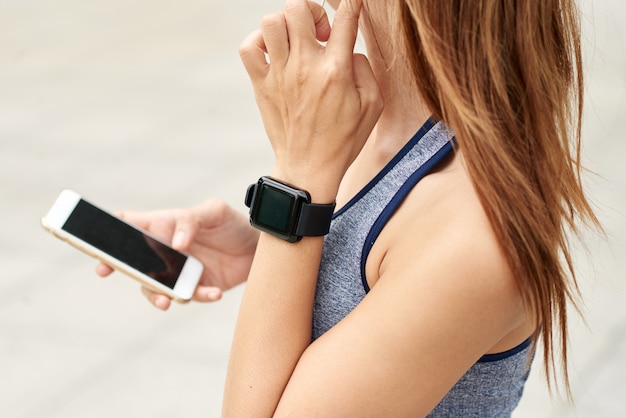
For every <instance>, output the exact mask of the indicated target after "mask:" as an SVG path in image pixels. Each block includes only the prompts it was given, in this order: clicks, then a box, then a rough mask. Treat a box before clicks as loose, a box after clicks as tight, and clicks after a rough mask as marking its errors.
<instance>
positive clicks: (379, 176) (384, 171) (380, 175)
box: [333, 116, 437, 219]
mask: <svg viewBox="0 0 626 418" xmlns="http://www.w3.org/2000/svg"><path fill="white" fill-rule="evenodd" d="M436 124H437V120H436V119H435V118H434V117H433V116H431V117H430V118H428V120H427V121H426V122H424V124H423V125H422V127H421V128H420V129H419V130H418V131H417V132H416V133H415V135H413V137H412V138H411V139H410V140H409V142H407V143H406V145H404V146H403V147H402V149H401V150H400V151H399V152H398V153H397V154H396V155H395V156H394V157H393V159H392V160H391V161H389V162H388V163H387V165H386V166H385V167H384V168H383V169H382V170H381V171H380V172H379V173H378V174H377V175H376V177H374V178H373V179H372V180H370V182H369V183H367V185H366V186H365V187H363V189H361V191H360V192H359V193H357V194H356V195H355V196H354V197H353V198H352V199H350V201H348V203H346V204H345V205H344V206H343V207H342V208H341V209H339V210H337V211H335V214H334V215H333V219H334V218H336V217H338V216H339V215H341V214H342V213H343V212H345V211H346V210H348V209H349V208H350V207H351V206H352V205H354V204H355V203H356V202H358V201H359V200H361V198H362V197H363V196H364V195H365V194H366V193H367V192H369V191H370V190H371V189H372V188H373V187H374V186H375V185H376V184H377V183H378V182H379V181H380V180H381V179H382V178H383V177H385V176H386V175H387V173H389V171H391V169H392V168H394V167H395V166H396V165H397V164H398V162H400V160H401V159H402V158H404V156H405V155H406V154H407V153H408V152H409V151H410V150H411V149H412V148H413V147H414V146H415V145H416V144H417V143H418V142H419V141H420V140H421V139H422V138H423V137H424V135H426V134H427V133H428V131H430V130H431V129H432V128H433V127H434V126H435V125H436Z"/></svg>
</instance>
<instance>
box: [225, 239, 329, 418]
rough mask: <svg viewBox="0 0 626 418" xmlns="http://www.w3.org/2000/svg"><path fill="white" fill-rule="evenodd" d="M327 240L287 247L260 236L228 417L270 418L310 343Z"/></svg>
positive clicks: (238, 336)
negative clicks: (264, 417) (322, 254)
mask: <svg viewBox="0 0 626 418" xmlns="http://www.w3.org/2000/svg"><path fill="white" fill-rule="evenodd" d="M322 245H323V238H304V239H303V240H302V241H300V242H298V243H295V244H293V243H288V242H286V241H283V240H281V239H278V238H276V237H273V236H270V235H268V234H261V238H260V239H259V245H258V249H257V252H256V256H255V259H254V262H253V265H252V270H251V272H250V276H249V278H248V283H247V285H246V291H245V294H244V297H243V301H242V304H241V309H240V312H239V318H238V321H237V327H236V330H235V336H234V340H233V347H232V351H231V358H230V363H229V367H228V376H227V381H226V389H225V396H224V405H223V416H224V417H231V416H259V417H261V416H271V415H272V414H273V413H274V410H275V409H276V406H277V405H278V402H279V401H280V398H281V396H282V393H283V391H284V389H285V386H286V385H287V382H288V381H289V378H290V377H291V374H292V372H293V370H294V368H295V366H296V364H297V363H298V360H299V359H300V356H301V355H302V353H303V352H304V350H305V349H306V348H307V346H308V345H309V344H310V342H311V317H312V312H313V298H314V295H315V285H316V279H317V272H318V268H319V262H320V257H321V251H322Z"/></svg>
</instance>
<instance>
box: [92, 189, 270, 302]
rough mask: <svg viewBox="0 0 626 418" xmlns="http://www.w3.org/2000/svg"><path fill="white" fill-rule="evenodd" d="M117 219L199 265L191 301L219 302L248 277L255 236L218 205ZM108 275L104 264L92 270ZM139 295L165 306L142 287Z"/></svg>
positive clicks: (243, 221)
mask: <svg viewBox="0 0 626 418" xmlns="http://www.w3.org/2000/svg"><path fill="white" fill-rule="evenodd" d="M118 216H120V217H122V218H123V219H125V220H126V221H128V222H130V223H132V224H135V225H137V226H138V227H140V228H142V229H144V230H147V231H148V232H150V233H152V234H154V235H155V236H157V237H158V238H160V239H162V240H164V241H165V242H168V243H171V244H172V246H173V247H174V248H175V249H177V250H180V251H184V252H186V253H188V254H190V255H193V256H194V257H196V258H198V259H199V260H200V261H201V262H202V264H204V272H203V273H202V277H201V278H200V283H199V284H198V287H197V288H196V291H195V293H194V295H193V299H194V300H196V301H201V302H212V301H216V300H219V299H220V298H221V295H222V291H224V290H227V289H230V288H232V287H234V286H236V285H238V284H240V283H242V282H244V281H245V280H246V278H247V277H248V272H249V271H250V265H251V263H252V258H253V257H254V252H255V250H256V244H257V240H258V236H259V235H258V232H257V231H256V230H255V229H253V228H252V227H251V226H250V223H249V222H248V220H247V218H246V217H245V216H244V215H242V214H240V213H238V212H236V211H235V210H234V209H233V208H231V207H230V206H228V205H227V204H225V203H224V202H221V201H217V200H208V201H206V202H204V203H201V204H199V205H197V206H194V207H192V208H187V209H167V210H158V211H151V212H120V213H118ZM112 271H113V270H112V269H111V268H110V267H109V266H107V265H104V264H99V265H98V266H97V267H96V273H97V274H98V275H100V276H103V277H105V276H108V275H109V274H111V272H112ZM142 292H143V293H144V294H145V295H146V297H147V298H148V300H149V301H150V302H151V303H152V304H153V305H154V306H156V307H157V308H159V309H163V310H166V309H168V308H169V306H170V303H171V300H170V299H169V298H168V297H167V296H165V295H162V294H159V293H156V292H154V291H152V290H150V289H147V288H146V287H143V288H142Z"/></svg>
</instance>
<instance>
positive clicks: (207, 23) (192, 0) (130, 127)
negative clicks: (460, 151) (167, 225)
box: [0, 0, 626, 418]
mask: <svg viewBox="0 0 626 418" xmlns="http://www.w3.org/2000/svg"><path fill="white" fill-rule="evenodd" d="M282 5H283V1H282V0H256V1H249V0H248V1H244V0H228V1H227V0H152V1H146V0H124V1H121V0H107V1H104V0H91V1H88V2H87V1H78V0H55V1H50V0H22V1H19V2H18V1H9V0H0V266H1V273H0V411H2V412H0V415H1V416H2V417H11V418H16V417H20V418H39V417H65V418H67V417H111V416H116V417H146V416H150V417H164V418H165V417H217V416H219V412H220V407H221V396H222V387H223V380H224V376H225V370H226V364H227V359H228V350H229V346H230V340H231V338H232V331H233V327H234V322H235V317H236V312H237V307H238V303H239V299H240V297H241V292H242V287H239V288H237V289H235V290H233V291H230V292H228V293H227V294H226V295H225V297H224V299H223V300H222V301H221V302H219V303H214V304H208V305H198V304H189V305H186V306H181V305H175V306H173V307H172V309H170V311H168V312H166V313H163V312H160V311H157V310H156V309H154V308H152V307H151V306H150V305H149V304H148V303H147V302H146V301H145V300H144V298H143V297H142V295H141V294H140V292H139V286H138V285H137V284H136V283H135V282H134V281H132V280H130V279H128V278H127V277H125V276H122V275H119V274H115V275H113V276H112V277H111V278H108V279H100V278H99V277H97V276H96V275H95V274H94V273H93V268H94V266H95V264H96V263H95V262H94V261H93V260H92V259H90V258H88V257H86V256H83V255H82V254H80V253H78V252H77V251H75V250H73V249H71V248H70V247H68V246H67V245H64V244H61V242H60V241H58V240H56V239H54V238H53V237H52V236H50V235H48V234H46V233H45V232H44V231H43V230H42V229H41V227H40V225H39V219H40V218H41V216H42V215H43V214H44V213H45V211H46V210H47V209H48V207H49V205H50V204H51V203H52V201H53V200H54V198H55V197H56V195H57V193H58V192H59V191H60V190H61V189H62V188H65V187H69V188H73V189H75V190H77V191H78V192H80V193H82V194H83V195H85V196H86V197H87V198H88V199H90V200H93V201H95V202H97V203H100V204H101V205H102V206H104V207H105V208H109V209H121V208H123V209H156V208H164V207H173V206H188V205H192V204H195V203H198V202H200V201H201V200H203V199H205V198H207V197H220V198H222V199H224V200H226V201H228V202H229V203H231V204H232V205H234V206H236V207H238V208H240V209H241V210H242V212H243V211H244V209H245V208H244V207H243V201H242V199H243V194H244V192H245V189H246V187H247V185H248V184H249V183H250V182H252V181H253V180H254V179H256V178H257V177H258V176H259V175H261V174H264V173H267V172H268V171H269V169H270V168H271V164H272V154H271V150H270V148H269V145H268V143H267V141H266V139H265V134H264V131H263V127H262V124H261V121H260V118H259V116H258V114H257V111H256V106H255V104H254V98H253V94H252V90H251V88H250V85H249V82H248V80H247V76H246V74H245V71H244V69H243V67H242V65H241V64H240V61H239V56H238V52H237V48H238V45H239V43H240V42H241V40H242V39H243V38H244V37H245V36H246V35H247V34H248V33H249V32H251V31H252V30H254V29H256V28H257V27H258V23H259V21H260V18H261V17H262V15H263V14H265V13H268V12H272V11H276V10H279V9H281V8H282ZM581 8H582V10H583V15H584V16H583V20H584V46H585V51H586V64H585V67H586V70H587V76H588V80H587V81H588V84H587V87H588V90H587V108H586V124H585V143H584V149H583V157H584V161H585V164H586V165H587V167H588V168H589V169H590V171H591V172H590V173H589V174H588V175H587V176H586V182H587V184H588V190H589V195H590V197H591V198H592V200H593V201H594V204H595V205H596V208H597V210H598V214H599V216H600V218H601V220H602V222H603V223H604V225H605V227H606V229H607V231H608V238H607V239H604V238H602V237H598V236H596V235H594V234H590V236H589V238H588V250H587V251H586V250H585V249H584V248H579V246H577V247H576V254H577V262H578V272H579V273H578V274H579V279H580V282H581V283H580V284H581V289H582V291H583V294H584V298H585V306H584V313H585V315H586V319H587V323H586V324H585V323H583V322H582V321H581V320H580V319H578V318H576V317H573V319H572V328H571V331H572V332H571V366H572V369H571V380H572V390H573V394H574V398H575V406H572V405H571V404H570V403H568V402H567V401H566V400H565V399H564V398H563V397H560V396H553V397H550V395H549V393H548V390H547V387H546V384H545V383H544V381H543V374H542V372H541V369H542V367H541V363H540V361H536V362H535V365H534V368H533V371H532V373H531V377H530V380H529V383H528V385H527V388H526V392H525V395H524V398H523V399H522V402H521V405H520V407H519V409H518V410H517V411H516V413H515V415H514V417H515V418H522V417H624V416H626V382H625V381H624V379H623V377H622V374H623V371H624V370H626V277H625V276H626V169H625V168H624V167H625V166H626V162H625V161H626V160H625V156H626V141H625V140H624V132H626V3H624V2H623V1H622V0H593V1H591V0H586V1H583V2H581Z"/></svg>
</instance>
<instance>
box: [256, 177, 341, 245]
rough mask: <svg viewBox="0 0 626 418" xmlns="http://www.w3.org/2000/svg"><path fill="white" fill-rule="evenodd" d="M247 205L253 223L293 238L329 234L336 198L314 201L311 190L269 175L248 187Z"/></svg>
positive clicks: (267, 230)
mask: <svg viewBox="0 0 626 418" xmlns="http://www.w3.org/2000/svg"><path fill="white" fill-rule="evenodd" d="M246 206H247V207H249V208H250V224H252V226H254V227H255V228H257V229H260V230H261V231H264V232H267V233H269V234H272V235H274V236H276V237H279V238H282V239H284V240H285V241H289V242H297V241H300V240H301V239H302V237H320V236H324V235H326V234H328V231H329V230H330V221H331V220H332V217H333V213H334V211H335V202H333V203H330V204H327V205H320V204H315V203H311V195H310V194H309V193H308V192H307V191H305V190H301V189H298V188H296V187H293V186H291V185H289V184H287V183H283V182H280V181H278V180H276V179H273V178H271V177H267V176H264V177H261V178H260V179H259V181H258V182H257V183H255V184H252V185H250V187H248V191H247V193H246Z"/></svg>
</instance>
